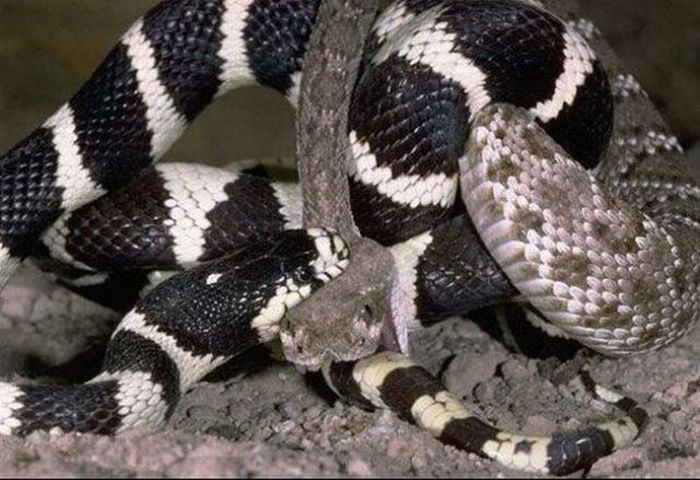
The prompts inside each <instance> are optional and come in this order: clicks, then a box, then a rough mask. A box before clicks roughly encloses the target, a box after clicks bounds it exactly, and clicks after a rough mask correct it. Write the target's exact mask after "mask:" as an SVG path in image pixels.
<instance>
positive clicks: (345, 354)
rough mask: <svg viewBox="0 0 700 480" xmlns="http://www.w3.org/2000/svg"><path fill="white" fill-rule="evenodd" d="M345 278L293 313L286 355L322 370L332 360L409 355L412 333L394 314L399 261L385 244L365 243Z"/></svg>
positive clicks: (284, 336)
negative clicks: (406, 352) (384, 351)
mask: <svg viewBox="0 0 700 480" xmlns="http://www.w3.org/2000/svg"><path fill="white" fill-rule="evenodd" d="M353 250H354V251H353V254H352V255H351V258H350V265H349V266H348V267H347V269H346V270H345V272H344V273H343V274H342V275H340V276H339V277H338V278H336V279H334V280H333V281H332V282H330V283H328V284H326V285H324V286H323V288H321V289H320V290H319V291H318V292H316V293H315V294H314V295H313V296H312V297H311V298H309V299H308V300H306V301H304V302H302V303H301V304H299V305H297V306H296V307H295V308H294V309H292V310H291V311H289V312H288V313H287V315H286V316H285V318H284V319H283V320H282V323H281V325H280V327H281V328H280V340H281V342H282V348H283V351H284V355H285V357H286V358H287V360H289V361H290V362H293V363H295V364H297V365H300V366H303V367H305V368H307V369H309V370H314V371H315V370H318V369H320V368H321V366H322V365H323V363H324V362H325V361H326V360H327V359H329V358H330V359H333V360H336V361H352V360H358V359H360V358H364V357H366V356H368V355H371V354H373V353H375V352H376V351H377V349H378V348H379V347H380V346H381V345H383V346H385V347H386V348H388V349H390V350H401V351H403V350H405V349H406V345H407V343H408V333H407V329H406V327H405V324H403V322H397V323H398V324H395V323H394V319H393V317H392V311H391V302H390V297H391V290H392V286H393V278H394V275H393V258H392V256H391V254H390V253H389V252H388V251H387V250H386V249H384V248H383V247H381V246H380V245H379V244H377V243H375V242H373V241H372V240H369V239H362V240H361V241H360V243H358V244H357V246H356V247H355V248H354V249H353Z"/></svg>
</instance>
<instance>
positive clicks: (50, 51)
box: [0, 0, 700, 164]
mask: <svg viewBox="0 0 700 480" xmlns="http://www.w3.org/2000/svg"><path fill="white" fill-rule="evenodd" d="M155 3H156V0H0V151H4V150H6V149H7V148H9V147H10V146H12V144H13V143H14V142H16V141H17V140H19V139H20V138H21V137H22V136H23V135H24V134H26V133H28V132H29V131H30V130H31V129H32V128H34V127H35V126H37V125H39V124H41V123H42V122H43V121H44V119H45V118H46V117H47V116H49V115H50V114H51V113H53V111H55V110H56V108H58V107H59V106H60V105H61V104H62V102H64V101H65V100H67V99H68V98H69V97H70V96H71V95H72V93H73V92H74V91H75V90H76V89H77V88H78V86H79V85H80V84H81V83H82V81H84V79H85V78H87V76H88V75H89V74H90V72H91V71H92V69H93V68H94V67H95V65H96V64H97V63H98V62H99V61H100V60H101V59H102V57H103V56H104V55H105V53H106V52H107V51H108V50H109V49H110V48H111V47H112V45H114V43H115V41H116V39H118V38H119V36H120V35H121V34H122V33H123V32H124V31H125V30H126V29H127V28H128V27H129V26H130V25H131V23H132V22H133V21H134V20H135V19H136V18H138V17H139V16H140V15H141V14H142V13H143V12H144V11H145V10H146V9H147V8H148V7H149V6H151V5H153V4H155ZM581 4H582V6H583V7H584V8H583V11H584V12H585V14H586V16H587V17H589V18H591V19H592V20H593V21H594V22H595V24H596V25H597V26H598V27H599V28H600V30H602V31H603V33H604V35H605V36H606V38H607V39H608V40H609V41H610V42H611V43H612V45H613V47H614V48H615V49H616V51H617V52H618V54H619V55H620V57H621V58H622V59H623V60H624V61H625V62H626V64H627V65H628V67H629V69H630V71H631V72H632V73H634V74H635V76H637V78H638V79H639V80H640V81H641V83H642V85H644V86H645V88H647V90H649V91H650V92H651V93H652V95H653V97H654V99H655V100H656V101H657V104H658V105H659V106H660V107H661V108H662V110H663V111H664V112H665V113H666V115H667V116H668V118H669V120H670V121H671V124H672V126H673V128H674V130H675V131H676V132H677V133H678V135H679V137H680V138H681V140H683V141H684V142H685V143H686V145H687V144H689V143H690V142H691V141H694V140H696V139H698V138H700V0H581ZM292 125H293V112H292V109H291V108H290V107H289V106H288V105H287V104H286V102H285V101H284V100H283V99H281V98H279V96H278V95H277V94H275V93H272V92H269V91H265V90H263V89H261V88H247V89H243V90H241V91H238V92H235V93H232V94H230V95H227V96H226V97H225V98H223V99H221V100H220V101H218V102H216V104H215V105H213V106H212V107H211V108H209V109H208V110H207V111H206V112H205V113H204V114H203V116H202V118H201V119H200V120H199V121H198V122H196V124H195V125H194V126H193V127H192V128H191V129H190V130H189V131H188V132H187V134H186V135H185V136H184V138H183V139H181V140H180V141H179V142H178V143H177V144H176V145H175V147H174V148H173V149H172V150H171V152H170V153H168V155H167V158H168V159H172V160H180V161H204V162H207V163H215V164H221V163H226V162H229V161H231V160H234V159H238V158H250V157H255V156H278V155H287V156H289V155H291V154H292V153H293V150H294V147H293V139H294V136H293V132H292Z"/></svg>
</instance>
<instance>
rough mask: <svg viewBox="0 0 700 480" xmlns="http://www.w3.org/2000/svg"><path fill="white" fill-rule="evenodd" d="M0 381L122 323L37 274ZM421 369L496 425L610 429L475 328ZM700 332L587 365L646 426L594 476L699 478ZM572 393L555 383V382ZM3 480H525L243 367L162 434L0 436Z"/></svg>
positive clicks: (223, 374)
mask: <svg viewBox="0 0 700 480" xmlns="http://www.w3.org/2000/svg"><path fill="white" fill-rule="evenodd" d="M1 314H2V317H1V318H2V320H0V322H1V323H0V328H1V329H2V334H3V349H2V350H3V351H2V359H1V360H0V372H1V373H2V374H3V376H8V377H10V378H15V379H17V378H18V377H17V376H15V375H13V374H12V373H11V372H18V371H19V372H27V371H28V370H27V366H28V362H27V360H28V358H29V357H31V356H39V357H40V358H41V359H42V360H44V361H45V362H47V363H49V364H55V363H59V362H61V361H65V360H66V359H68V358H70V357H71V356H72V355H73V354H74V353H76V352H78V351H81V350H82V349H83V348H84V342H85V338H86V336H90V335H99V334H100V333H104V332H106V331H108V328H109V325H110V323H111V322H112V321H113V320H114V315H112V314H111V313H110V312H108V311H106V310H103V309H100V308H98V307H95V306H91V305H90V304H88V303H87V302H85V301H83V300H81V299H80V298H77V297H75V296H73V295H72V294H70V293H68V292H66V291H64V290H62V289H59V288H56V287H53V286H52V285H51V284H50V283H48V282H47V281H46V280H44V279H42V277H41V276H40V274H38V273H37V272H36V271H34V270H32V269H26V270H25V271H23V272H21V273H20V275H19V276H18V278H16V279H15V280H14V281H13V284H12V285H11V286H10V287H9V288H8V289H7V290H6V291H5V292H4V293H3V297H2V311H1ZM413 346H414V348H415V351H416V355H417V358H418V359H419V360H420V361H421V363H423V364H424V365H426V366H427V367H428V368H429V369H430V370H432V371H433V372H436V373H437V372H442V376H443V379H444V381H445V382H446V384H447V386H448V387H449V388H450V389H451V390H452V391H453V392H454V393H456V394H457V395H460V396H461V397H462V398H463V399H464V400H465V402H467V404H469V405H472V406H473V407H474V408H476V409H477V410H478V411H479V412H480V413H481V414H482V415H483V416H484V417H485V418H487V419H488V420H490V421H492V422H494V423H495V424H496V425H497V426H499V427H501V428H504V429H509V430H514V431H524V432H528V433H531V434H538V435H545V434H548V433H551V432H552V431H553V430H555V429H570V428H577V427H581V426H583V425H586V424H587V422H588V423H589V422H591V421H595V420H596V419H601V418H603V417H604V416H605V415H606V414H610V413H611V412H609V411H607V410H605V409H602V410H601V406H600V405H597V404H595V403H593V404H591V399H590V398H589V397H588V396H587V395H586V394H585V393H584V392H583V391H582V389H581V385H580V383H579V381H578V380H577V378H576V377H574V378H573V379H572V380H569V381H567V378H568V377H571V376H572V373H575V370H571V371H567V370H568V369H567V365H563V366H562V365H560V364H559V362H558V361H556V360H554V359H551V358H550V359H549V360H544V361H543V360H533V359H529V358H528V357H526V356H524V355H519V354H513V353H510V352H509V351H507V350H506V349H505V348H504V346H503V345H502V344H501V343H500V342H498V341H496V340H494V339H493V338H491V337H490V336H488V335H487V334H486V333H484V332H483V331H482V330H481V329H480V328H479V327H477V326H476V325H475V324H474V323H472V322H470V321H467V320H462V319H454V320H450V321H446V322H444V323H442V324H439V325H436V326H434V327H432V328H430V329H429V330H427V331H425V332H421V333H420V334H419V335H415V337H414V338H413ZM698 359H700V330H697V329H696V330H695V331H694V332H693V334H692V335H689V336H687V337H686V338H684V339H683V340H681V341H679V342H678V343H676V344H675V345H673V346H671V347H669V348H667V349H665V350H663V351H661V352H657V353H655V354H653V355H649V356H646V357H641V358H635V359H627V360H603V359H600V358H595V359H592V360H590V361H589V363H590V364H591V365H592V373H593V376H594V377H595V378H596V379H598V380H600V381H601V382H604V383H605V384H608V385H616V386H618V387H620V388H621V389H622V390H624V391H625V392H628V393H629V394H630V395H632V396H633V397H634V398H636V399H638V400H640V401H642V402H643V403H644V404H645V405H646V407H647V408H648V410H649V412H650V413H651V422H650V424H649V426H648V427H647V429H646V431H645V433H644V434H643V435H642V437H641V438H639V439H638V440H637V441H636V442H635V444H634V445H633V446H632V447H631V448H628V449H626V450H624V451H621V452H618V453H616V454H614V455H612V456H611V457H609V458H606V459H604V460H602V461H600V462H599V463H598V464H596V465H595V466H594V468H593V470H592V471H591V475H592V476H612V475H615V476H661V475H663V476H676V475H679V476H686V477H690V476H693V475H695V474H697V473H698V471H700V470H699V469H700V455H699V453H698V451H699V448H700V443H699V439H700V364H699V360H698ZM558 378H563V379H564V380H565V381H564V382H563V383H561V384H556V383H555V380H556V379H558ZM0 474H1V475H3V476H20V475H21V476H28V475H31V476H34V475H61V476H95V475H99V476H117V475H118V476H270V475H285V476H288V475H294V476H297V475H303V476H309V475H313V476H320V475H323V476H328V475H348V476H366V475H372V476H402V477H404V476H421V477H422V476H430V477H433V476H484V475H489V476H491V475H503V476H517V475H518V474H516V473H515V472H510V471H507V470H505V469H502V468H499V467H498V466H496V465H494V464H493V463H492V462H489V461H485V460H481V459H479V458H478V457H476V456H474V455H468V454H465V453H462V452H460V451H458V450H456V449H454V448H452V447H445V446H443V445H441V444H440V443H438V442H437V441H435V440H434V439H432V438H431V437H430V436H429V435H428V434H426V433H424V432H421V431H420V430H418V429H417V428H415V427H413V426H411V425H408V424H406V423H404V422H402V421H401V420H399V419H397V418H396V417H395V416H394V415H393V414H391V413H388V412H382V411H379V412H372V413H370V412H365V411H362V410H360V409H358V408H356V407H352V406H347V405H345V404H343V403H341V402H336V401H335V400H333V399H332V397H331V396H330V395H329V394H328V392H327V391H324V390H323V389H322V388H320V386H319V385H318V382H314V381H313V378H312V379H311V380H307V381H305V380H304V378H303V377H302V376H301V375H299V374H298V373H297V372H296V371H295V369H294V368H293V367H291V366H288V365H283V364H279V363H275V362H272V361H268V360H265V358H264V357H262V356H261V355H247V356H244V357H242V358H241V359H239V360H234V361H233V362H231V363H230V364H228V365H225V366H224V367H221V368H220V369H219V370H218V371H217V372H214V373H213V374H212V375H211V376H210V377H209V378H208V381H206V382H203V383H201V384H200V385H199V386H197V387H196V388H195V389H194V390H192V391H191V392H190V393H189V394H187V395H186V396H185V398H184V399H183V400H182V402H181V404H180V405H179V406H178V408H177V411H176V413H175V415H174V416H173V418H172V419H171V420H170V421H169V422H168V424H167V425H166V427H165V428H164V429H163V430H162V431H159V432H155V433H149V432H142V431H134V432H129V433H126V434H123V435H120V436H117V437H115V438H105V437H97V436H92V435H65V436H61V437H51V436H49V435H47V434H45V433H36V434H32V435H31V436H29V437H28V438H26V439H17V438H0Z"/></svg>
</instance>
